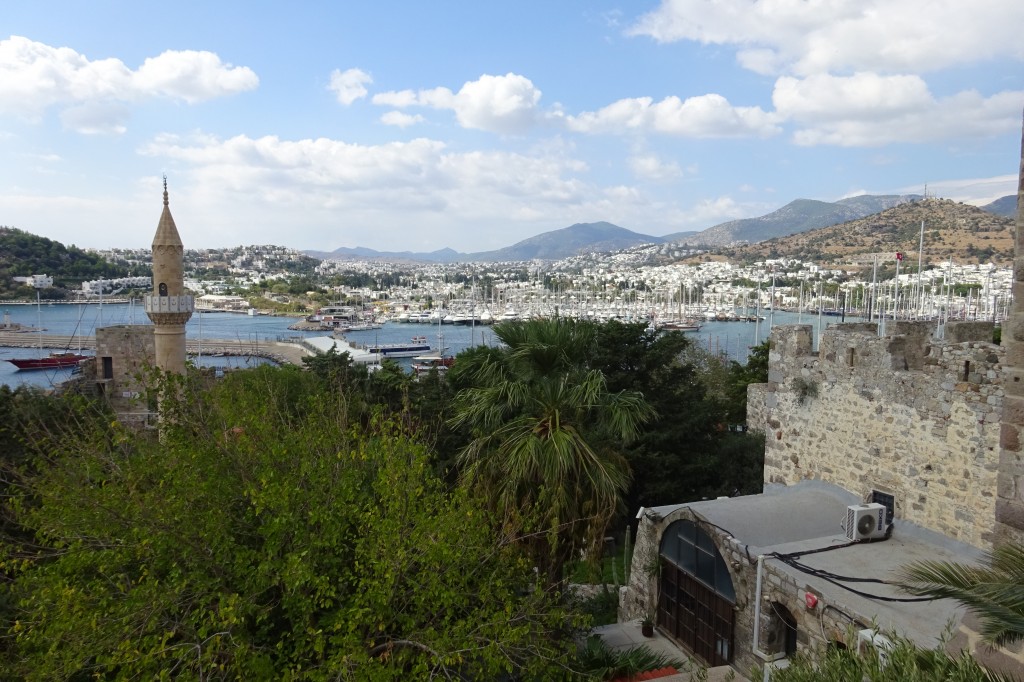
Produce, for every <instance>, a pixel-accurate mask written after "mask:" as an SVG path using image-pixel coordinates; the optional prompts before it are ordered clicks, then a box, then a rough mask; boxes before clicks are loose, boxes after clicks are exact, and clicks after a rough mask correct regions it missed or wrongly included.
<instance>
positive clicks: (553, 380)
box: [451, 319, 653, 582]
mask: <svg viewBox="0 0 1024 682" xmlns="http://www.w3.org/2000/svg"><path fill="white" fill-rule="evenodd" d="M594 332H595V330H594V326H593V324H591V323H580V322H575V321H572V320H564V319H554V320H531V321H526V322H511V323H504V324H500V325H497V326H495V327H494V333H495V335H496V336H497V337H498V338H499V339H501V341H502V342H503V343H504V344H505V346H506V348H505V349H503V350H502V351H501V352H496V353H494V352H492V353H486V354H483V353H481V354H477V355H474V356H471V359H470V363H469V364H468V366H463V367H462V368H460V374H462V375H463V377H464V378H465V379H466V380H467V382H468V383H469V385H470V387H469V388H464V389H463V390H462V391H460V392H459V394H458V396H457V397H456V403H455V416H454V417H453V418H452V420H451V423H452V425H453V426H456V427H459V426H465V427H468V428H470V429H471V432H472V441H471V442H470V443H469V445H467V446H466V447H465V448H464V449H463V450H462V451H461V452H460V454H459V463H460V465H461V467H462V477H463V480H464V481H465V482H466V483H467V484H469V485H474V486H478V487H480V488H481V489H482V490H483V491H484V492H485V494H487V495H488V496H489V497H490V499H492V500H493V502H494V505H495V507H496V508H497V509H498V510H499V512H500V513H501V517H502V518H503V519H504V520H505V522H506V523H510V524H513V525H514V527H516V528H523V527H528V528H530V529H531V530H532V531H533V533H531V534H528V536H527V537H529V538H531V539H530V540H528V541H527V542H528V547H529V549H530V550H531V552H532V554H533V558H534V560H535V561H536V562H537V565H538V567H539V568H540V569H541V570H542V571H543V572H544V575H545V576H546V577H547V579H548V580H549V581H551V582H557V581H559V580H560V579H561V577H562V568H563V566H564V564H565V562H566V561H567V560H568V559H569V558H570V557H571V556H572V555H573V552H574V551H576V550H579V549H590V548H593V547H594V546H595V544H596V542H597V541H598V540H600V539H601V538H603V537H604V533H605V530H606V529H607V525H608V522H609V520H610V519H611V517H612V516H613V515H614V514H615V512H616V511H617V510H618V507H619V502H620V499H621V496H622V494H623V493H624V492H625V490H626V488H627V487H628V485H629V480H630V475H629V467H628V465H627V463H626V461H625V459H624V458H623V457H622V456H621V455H620V454H619V452H618V451H617V448H616V444H618V443H621V442H623V441H626V440H629V439H631V438H633V437H634V436H636V434H637V433H638V431H639V428H640V425H641V424H642V423H643V422H645V421H647V420H648V419H650V418H651V417H652V416H653V410H652V409H651V408H650V407H649V406H648V405H647V403H646V402H645V401H644V399H643V396H642V395H641V394H639V393H637V392H634V391H622V392H619V393H611V392H609V391H608V388H607V386H606V384H605V379H604V376H603V375H602V374H601V372H599V371H597V370H593V369H590V368H588V367H587V364H586V360H587V357H588V354H589V352H590V351H591V349H592V348H593V343H594ZM531 524H535V525H531Z"/></svg>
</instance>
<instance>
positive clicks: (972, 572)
mask: <svg viewBox="0 0 1024 682" xmlns="http://www.w3.org/2000/svg"><path fill="white" fill-rule="evenodd" d="M901 580H902V582H903V583H904V589H906V590H907V591H908V592H910V593H911V594H916V595H920V596H925V597H934V598H935V599H955V600H956V601H958V602H960V603H961V604H963V605H964V606H966V607H967V608H969V609H971V610H972V611H974V612H975V614H976V615H977V616H978V618H979V619H980V620H981V624H982V635H984V637H985V639H986V641H988V642H989V643H991V644H995V645H1004V644H1008V643H1010V642H1013V641H1016V640H1020V639H1024V546H1022V545H1019V544H1014V543H1009V544H1005V545H1001V546H999V547H996V548H995V549H993V550H992V551H991V552H988V553H987V554H986V556H985V561H984V563H983V565H981V566H971V565H967V564H961V563H957V562H945V561H919V562H916V563H913V564H910V565H909V566H905V567H904V568H903V570H902V572H901Z"/></svg>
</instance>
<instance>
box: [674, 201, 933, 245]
mask: <svg viewBox="0 0 1024 682" xmlns="http://www.w3.org/2000/svg"><path fill="white" fill-rule="evenodd" d="M918 198H920V197H919V196H918V195H913V194H885V195H871V194H864V195H860V196H856V197H849V198H847V199H841V200H839V201H835V202H828V201H815V200H813V199H796V200H795V201H791V202H789V203H788V204H786V205H785V206H783V207H782V208H780V209H778V210H777V211H773V212H771V213H768V214H766V215H763V216H759V217H757V218H743V219H741V220H730V221H729V222H727V223H721V224H720V225H715V226H714V227H709V228H708V229H706V230H704V231H703V232H697V233H696V234H681V235H669V236H667V237H666V239H667V240H669V241H678V243H679V244H682V245H686V246H731V245H734V244H737V243H742V242H747V243H755V242H760V241H764V240H766V239H771V238H773V237H782V236H785V235H790V234H796V233H798V232H806V231H808V230H814V229H817V228H820V227H828V226H830V225H838V224H841V223H845V222H848V221H850V220H855V219H857V218H863V217H864V216H868V215H872V214H874V213H878V212H879V211H883V210H885V209H887V208H891V207H893V206H897V205H899V204H903V203H906V202H908V201H914V200H916V199H918Z"/></svg>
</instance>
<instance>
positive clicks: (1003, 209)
mask: <svg viewBox="0 0 1024 682" xmlns="http://www.w3.org/2000/svg"><path fill="white" fill-rule="evenodd" d="M981 208H982V209H984V210H986V211H988V212H989V213H995V214H996V215H1001V216H1003V217H1006V218H1016V217H1017V195H1016V194H1008V195H1006V196H1005V197H1000V198H998V199H996V200H995V201H993V202H992V203H991V204H985V205H984V206H982V207H981Z"/></svg>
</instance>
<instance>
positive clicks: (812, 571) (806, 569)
mask: <svg viewBox="0 0 1024 682" xmlns="http://www.w3.org/2000/svg"><path fill="white" fill-rule="evenodd" d="M769 556H773V557H774V558H776V559H779V560H780V561H782V562H783V563H784V564H786V565H788V566H792V567H793V568H795V569H796V570H798V571H801V572H803V573H807V574H809V575H813V576H815V577H816V578H821V579H822V580H824V581H826V582H830V583H832V584H833V585H835V586H836V587H841V588H843V589H844V590H846V591H848V592H852V593H853V594H856V595H858V596H860V597H864V598H865V599H874V600H875V601H887V602H901V603H912V602H925V601H934V599H932V598H931V597H885V596H882V595H879V594H870V593H868V592H862V591H860V590H856V589H854V588H852V587H850V586H849V585H844V584H843V583H842V582H840V580H849V581H850V582H858V581H859V582H877V583H881V584H883V585H895V583H890V582H887V581H884V580H879V579H877V578H849V577H845V576H836V578H833V577H831V576H833V575H834V574H832V573H829V572H828V571H822V570H820V569H816V568H811V567H810V566H804V565H803V564H801V563H800V562H798V561H793V560H790V559H787V558H785V557H782V556H779V555H769Z"/></svg>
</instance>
